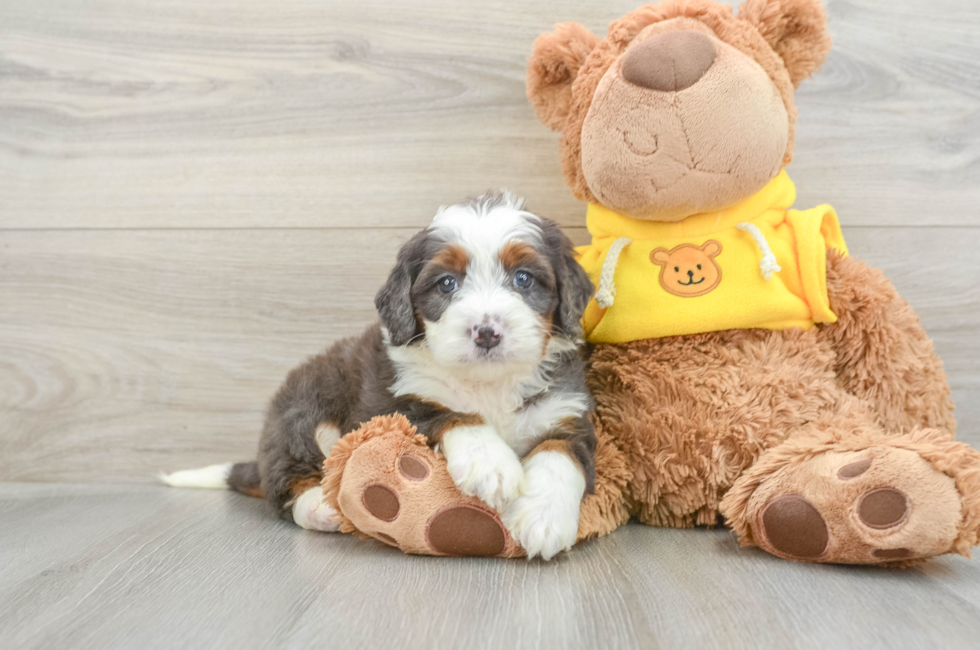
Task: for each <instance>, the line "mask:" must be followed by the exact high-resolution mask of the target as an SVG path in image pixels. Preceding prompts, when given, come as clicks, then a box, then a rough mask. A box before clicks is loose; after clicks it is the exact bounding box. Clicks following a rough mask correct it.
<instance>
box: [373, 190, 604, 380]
mask: <svg viewBox="0 0 980 650" xmlns="http://www.w3.org/2000/svg"><path fill="white" fill-rule="evenodd" d="M592 291H593V287H592V283H591V282H590V281H589V278H588V276H587V275H586V274H585V272H584V271H583V270H582V268H581V267H580V266H579V265H578V263H577V262H576V261H575V258H574V257H573V255H572V244H571V242H570V241H569V240H568V238H567V237H566V236H565V235H564V234H563V233H562V232H561V231H560V230H559V229H558V226H557V225H555V224H554V223H553V222H551V221H549V220H547V219H542V218H540V217H537V216H535V215H533V214H531V213H530V212H527V211H526V210H525V209H524V203H523V201H521V200H520V199H517V198H516V197H514V196H512V195H510V194H507V193H503V194H487V195H484V196H481V197H478V198H476V199H473V200H471V201H469V202H468V203H463V204H459V205H453V206H450V207H446V208H442V209H440V210H439V213H438V214H437V215H436V217H435V219H433V221H432V224H431V225H430V226H429V227H428V228H427V229H425V230H423V231H422V232H420V233H419V234H417V235H416V236H415V237H413V238H412V239H411V240H410V241H409V242H408V243H407V244H405V245H404V246H403V247H402V249H401V250H400V251H399V253H398V263H397V265H396V266H395V268H394V269H393V270H392V272H391V275H390V276H389V278H388V282H387V283H386V284H385V286H384V287H383V288H382V289H381V291H379V292H378V295H377V298H376V300H375V304H376V306H377V308H378V312H379V313H380V316H381V324H382V326H383V327H384V328H385V330H386V331H387V337H388V342H389V344H390V345H394V346H403V345H409V344H421V345H424V346H426V347H427V348H428V349H429V350H430V351H431V354H432V357H433V359H434V360H435V361H436V362H437V363H438V364H439V365H442V366H446V367H462V366H478V367H482V368H483V369H484V370H487V366H491V365H497V366H507V365H511V364H520V365H526V364H527V363H528V362H532V363H535V364H536V363H537V362H539V361H540V360H541V359H542V357H543V356H544V355H545V354H546V352H547V349H548V343H549V341H551V339H552V338H553V337H559V338H561V339H564V340H567V341H576V340H577V339H579V338H580V337H581V335H582V328H581V324H580V321H581V318H582V314H583V312H584V311H585V306H586V304H587V303H588V301H589V299H590V298H591V296H592Z"/></svg>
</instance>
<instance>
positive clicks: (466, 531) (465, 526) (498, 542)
mask: <svg viewBox="0 0 980 650" xmlns="http://www.w3.org/2000/svg"><path fill="white" fill-rule="evenodd" d="M425 538H426V541H427V542H428V543H429V546H431V547H432V549H433V550H434V551H437V552H438V553H442V554H445V555H462V556H493V555H500V554H501V553H503V552H504V550H505V548H506V546H507V532H506V531H505V530H504V526H503V524H501V523H500V519H498V518H497V517H494V516H493V515H491V514H490V513H488V512H486V511H485V510H483V509H481V508H475V507H473V506H469V505H458V506H449V507H448V508H445V509H443V510H442V511H441V512H439V513H437V514H436V515H435V516H434V517H432V519H430V520H429V524H428V526H427V527H426V532H425Z"/></svg>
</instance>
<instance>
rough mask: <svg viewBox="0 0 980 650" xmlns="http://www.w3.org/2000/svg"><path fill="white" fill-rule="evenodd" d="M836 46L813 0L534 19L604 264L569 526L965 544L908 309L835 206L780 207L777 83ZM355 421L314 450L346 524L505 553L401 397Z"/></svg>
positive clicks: (851, 546) (968, 462) (926, 552)
mask: <svg viewBox="0 0 980 650" xmlns="http://www.w3.org/2000/svg"><path fill="white" fill-rule="evenodd" d="M829 49H830V37H829V35H828V33H827V27H826V16H825V14H824V11H823V9H822V7H821V5H820V3H819V0H747V2H745V3H744V4H743V5H742V6H741V7H740V9H739V11H738V13H737V14H736V13H734V12H733V11H732V9H731V8H730V7H728V6H727V5H722V4H720V3H717V2H712V1H711V0H666V1H664V2H661V3H659V4H654V5H648V6H645V7H642V8H640V9H638V10H636V11H634V12H632V13H630V14H628V15H626V16H625V17H623V18H622V19H620V20H618V21H616V22H615V23H613V24H612V25H611V26H610V28H609V32H608V35H607V37H606V38H605V39H600V38H598V37H597V36H594V35H593V34H592V33H590V32H589V31H588V30H587V29H585V28H584V27H582V26H581V25H578V24H575V23H565V24H561V25H558V26H557V27H556V29H555V31H554V32H553V33H550V34H545V35H543V36H541V37H540V38H539V39H538V41H537V42H536V43H535V46H534V52H533V55H532V57H531V61H530V65H529V69H528V78H527V89H528V97H529V98H530V100H531V103H532V104H533V105H534V108H535V110H536V112H537V115H538V117H539V118H540V119H541V121H542V122H544V123H545V124H546V125H547V126H549V127H551V128H552V129H554V130H557V131H560V132H561V144H560V151H561V159H562V165H563V170H564V175H565V179H566V181H567V183H568V185H569V186H570V187H571V189H572V191H573V192H574V194H575V196H577V197H578V198H579V199H581V200H582V201H585V202H587V203H588V204H589V208H588V213H587V225H588V227H589V231H590V233H591V234H592V238H593V240H592V244H591V245H589V246H585V247H583V248H582V249H581V263H582V264H583V266H584V267H585V268H586V270H587V271H588V272H589V273H590V276H591V278H592V280H593V282H594V283H595V284H596V285H597V287H598V292H597V294H596V298H595V300H594V301H593V302H592V304H591V305H590V306H589V309H588V310H587V312H586V317H585V328H586V334H587V336H588V338H589V340H590V341H591V342H592V343H594V344H595V349H594V351H593V353H592V356H591V360H590V364H589V382H590V386H591V389H592V391H593V393H594V396H595V400H596V404H597V407H596V413H595V417H594V422H595V425H596V430H597V435H598V437H599V449H598V452H597V459H596V471H597V478H596V490H595V494H592V495H589V496H588V497H587V498H586V500H585V501H584V502H583V505H582V514H581V522H580V530H579V537H580V539H581V538H586V537H592V536H596V535H602V534H606V533H608V532H610V531H612V530H613V529H615V528H616V527H617V526H619V525H620V524H623V523H625V522H626V521H627V520H629V519H630V518H635V519H638V520H639V521H641V522H643V523H646V524H650V525H656V526H675V527H690V526H695V525H708V526H713V525H716V524H717V523H718V522H719V519H720V517H721V516H724V518H725V520H726V521H727V523H728V525H730V526H731V527H732V528H734V529H735V531H737V533H738V534H739V536H740V538H741V541H742V543H743V544H754V545H758V546H760V547H762V548H763V549H765V550H766V551H768V552H770V553H772V554H774V555H777V556H779V557H783V558H787V559H794V560H803V561H809V562H843V563H855V564H893V565H905V564H909V563H910V562H913V561H916V560H919V559H921V558H926V557H930V556H934V555H940V554H943V553H950V552H955V553H961V554H968V553H969V549H970V548H971V547H972V546H974V545H975V544H976V543H977V540H978V533H980V453H977V452H976V451H975V450H973V449H970V448H969V447H967V446H966V445H964V444H962V443H958V442H956V441H954V432H955V421H954V419H953V415H952V410H953V405H952V402H951V400H950V392H949V387H948V385H947V382H946V377H945V374H944V372H943V370H942V365H941V363H940V361H939V359H938V358H937V357H936V354H935V352H934V350H933V347H932V344H931V342H930V341H929V340H928V338H927V337H926V334H925V332H924V331H923V329H922V326H921V325H920V323H919V320H918V318H917V317H916V315H915V313H914V312H913V311H912V309H911V308H910V307H909V306H908V304H907V303H905V301H903V300H902V298H901V296H899V295H898V293H897V292H896V291H895V289H894V287H892V285H891V284H890V283H889V282H888V281H887V280H886V279H885V278H884V277H883V276H882V274H881V273H880V272H879V271H877V270H874V269H872V268H870V267H868V266H867V265H865V264H864V263H862V262H860V261H858V260H856V259H854V258H853V257H849V256H848V251H847V248H846V245H845V243H844V239H843V236H842V235H841V231H840V228H839V225H838V222H837V218H836V215H835V214H834V212H833V209H832V208H830V207H829V206H821V207H818V208H814V209H811V210H802V211H800V210H794V209H791V206H792V204H793V202H794V200H795V188H794V186H793V184H792V181H790V179H789V177H788V176H787V175H786V172H785V171H784V168H785V166H786V165H787V164H788V163H789V162H790V160H791V158H792V153H793V143H794V125H795V122H796V116H797V114H796V107H795V105H794V102H793V93H794V90H795V89H796V87H797V86H798V85H799V84H800V82H801V81H803V80H804V79H806V78H807V77H808V76H809V75H810V74H811V73H812V72H814V71H815V70H816V69H817V68H818V67H819V66H820V65H821V63H822V62H823V61H824V59H825V57H826V55H827V53H828V51H829ZM367 430H369V432H368V434H365V435H363V436H362V438H357V437H351V438H350V442H349V443H348V444H346V445H344V446H342V447H341V446H338V449H336V450H335V452H334V454H332V455H331V458H330V459H328V461H327V462H328V469H329V470H330V471H328V472H327V479H326V481H327V482H326V493H327V496H328V499H330V500H331V501H332V502H333V504H334V505H335V507H337V508H338V509H339V511H341V512H342V513H343V515H344V517H345V522H344V529H345V530H348V531H353V530H358V531H360V532H362V533H365V534H368V535H371V536H374V537H378V538H380V539H382V540H384V541H386V542H387V543H390V544H394V545H397V546H400V547H401V548H403V549H404V550H406V551H409V552H415V553H434V554H484V555H500V556H513V555H520V554H521V550H520V547H519V546H516V545H515V544H514V543H513V541H512V540H511V539H510V537H509V536H508V535H507V533H506V530H504V529H503V527H502V526H501V525H500V520H499V517H498V516H497V515H496V513H493V512H492V511H489V510H488V509H487V508H485V507H484V506H482V504H480V503H478V502H471V501H472V500H468V499H465V498H463V497H461V496H460V495H459V494H458V493H457V492H455V488H454V486H453V485H452V482H451V480H448V475H447V474H446V471H445V466H444V464H443V462H442V459H441V457H439V456H438V455H437V454H434V453H432V452H430V451H429V450H428V449H427V448H426V447H425V445H424V441H423V440H420V439H417V438H414V437H413V435H412V434H413V432H412V430H411V427H410V426H409V425H408V423H407V422H406V421H404V420H398V419H397V418H396V419H394V420H386V421H383V422H373V423H370V424H369V425H368V426H367ZM351 435H352V436H353V435H354V434H351ZM369 443H370V444H369ZM406 455H408V456H410V457H411V458H412V459H413V460H412V461H410V462H409V463H408V464H409V466H410V467H412V468H414V470H413V471H414V473H415V474H416V475H417V476H416V477H413V476H410V475H409V474H411V472H409V473H408V474H406V471H405V469H404V468H403V467H402V466H401V464H402V463H403V461H401V458H402V457H404V456H406ZM423 475H424V476H423ZM379 477H380V478H381V479H384V480H385V481H387V482H389V483H392V484H397V489H395V491H394V493H393V494H395V495H396V496H395V501H396V503H397V504H398V506H399V507H400V508H402V509H403V510H402V512H403V513H404V514H403V515H401V516H399V517H398V518H397V519H396V520H394V522H392V521H389V522H385V521H384V517H379V516H378V515H377V513H372V512H371V509H370V507H367V506H366V504H367V503H368V501H367V500H366V499H365V498H364V490H365V489H367V488H368V487H370V486H371V485H374V484H376V483H377V482H378V480H379ZM418 477H421V478H418ZM440 518H441V521H440Z"/></svg>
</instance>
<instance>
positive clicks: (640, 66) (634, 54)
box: [622, 30, 718, 92]
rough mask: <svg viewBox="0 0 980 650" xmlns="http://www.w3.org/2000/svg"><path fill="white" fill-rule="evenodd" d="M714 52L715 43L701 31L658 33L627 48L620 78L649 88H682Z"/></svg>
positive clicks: (704, 67)
mask: <svg viewBox="0 0 980 650" xmlns="http://www.w3.org/2000/svg"><path fill="white" fill-rule="evenodd" d="M717 54H718V52H717V50H715V44H714V43H712V42H711V39H710V38H708V37H707V36H705V35H704V34H702V33H701V32H695V31H690V30H685V31H680V32H667V33H666V34H659V35H657V36H653V37H651V38H648V39H647V40H645V41H641V42H640V43H637V44H636V45H634V46H633V47H631V48H630V49H629V50H627V52H626V54H625V55H623V67H622V71H623V78H624V79H626V81H628V82H630V83H631V84H635V85H637V86H642V87H643V88H649V89H650V90H661V91H664V92H671V91H678V90H684V89H685V88H688V87H690V86H693V85H694V84H695V82H697V80H698V79H700V78H701V77H703V76H704V73H705V72H707V71H708V68H710V67H711V64H712V63H714V62H715V56H717Z"/></svg>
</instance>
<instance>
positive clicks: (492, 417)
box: [388, 346, 588, 456]
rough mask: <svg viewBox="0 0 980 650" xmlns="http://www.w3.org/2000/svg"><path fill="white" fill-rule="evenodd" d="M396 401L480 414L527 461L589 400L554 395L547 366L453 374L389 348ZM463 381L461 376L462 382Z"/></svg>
mask: <svg viewBox="0 0 980 650" xmlns="http://www.w3.org/2000/svg"><path fill="white" fill-rule="evenodd" d="M388 355H389V357H390V358H391V360H392V362H393V363H394V365H395V370H396V377H397V378H396V381H395V383H394V385H393V386H392V387H391V391H392V393H393V394H394V395H396V396H401V395H417V396H418V397H421V398H422V399H425V400H427V401H431V402H434V403H437V404H441V405H442V406H445V407H446V408H449V409H451V410H453V411H458V412H460V413H476V414H478V415H480V416H481V417H482V418H483V420H484V421H485V422H486V423H487V424H489V425H490V426H492V427H493V428H494V429H495V430H496V431H497V434H498V435H499V436H500V437H501V438H502V439H503V440H504V441H505V442H506V443H507V444H508V445H510V447H511V448H512V449H513V450H514V451H515V452H516V453H517V455H518V456H524V455H525V454H527V453H528V452H530V451H531V450H532V449H533V448H534V447H535V445H536V444H537V442H538V441H539V440H540V439H541V438H542V437H543V436H544V435H545V434H547V433H548V432H549V431H550V430H551V429H553V428H554V427H555V425H556V424H557V423H558V422H559V421H560V420H562V419H563V418H568V417H577V416H580V415H582V414H583V413H584V412H585V411H586V409H587V408H588V402H587V398H586V397H585V396H584V395H580V394H576V393H560V392H552V391H551V388H552V385H551V384H552V382H551V379H550V372H549V368H548V365H549V364H548V363H547V362H542V363H540V364H537V365H535V366H524V367H521V368H513V371H512V372H499V371H498V372H496V373H495V374H494V376H493V377H492V378H487V377H486V374H489V372H488V373H486V374H484V376H482V377H481V376H480V374H482V373H475V372H474V373H449V372H447V371H446V369H445V368H440V367H438V366H436V365H435V364H434V363H433V362H432V361H431V357H430V356H429V355H428V354H427V353H426V350H425V349H424V348H421V347H419V348H409V347H406V346H401V347H391V348H389V349H388ZM460 375H462V376H460Z"/></svg>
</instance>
